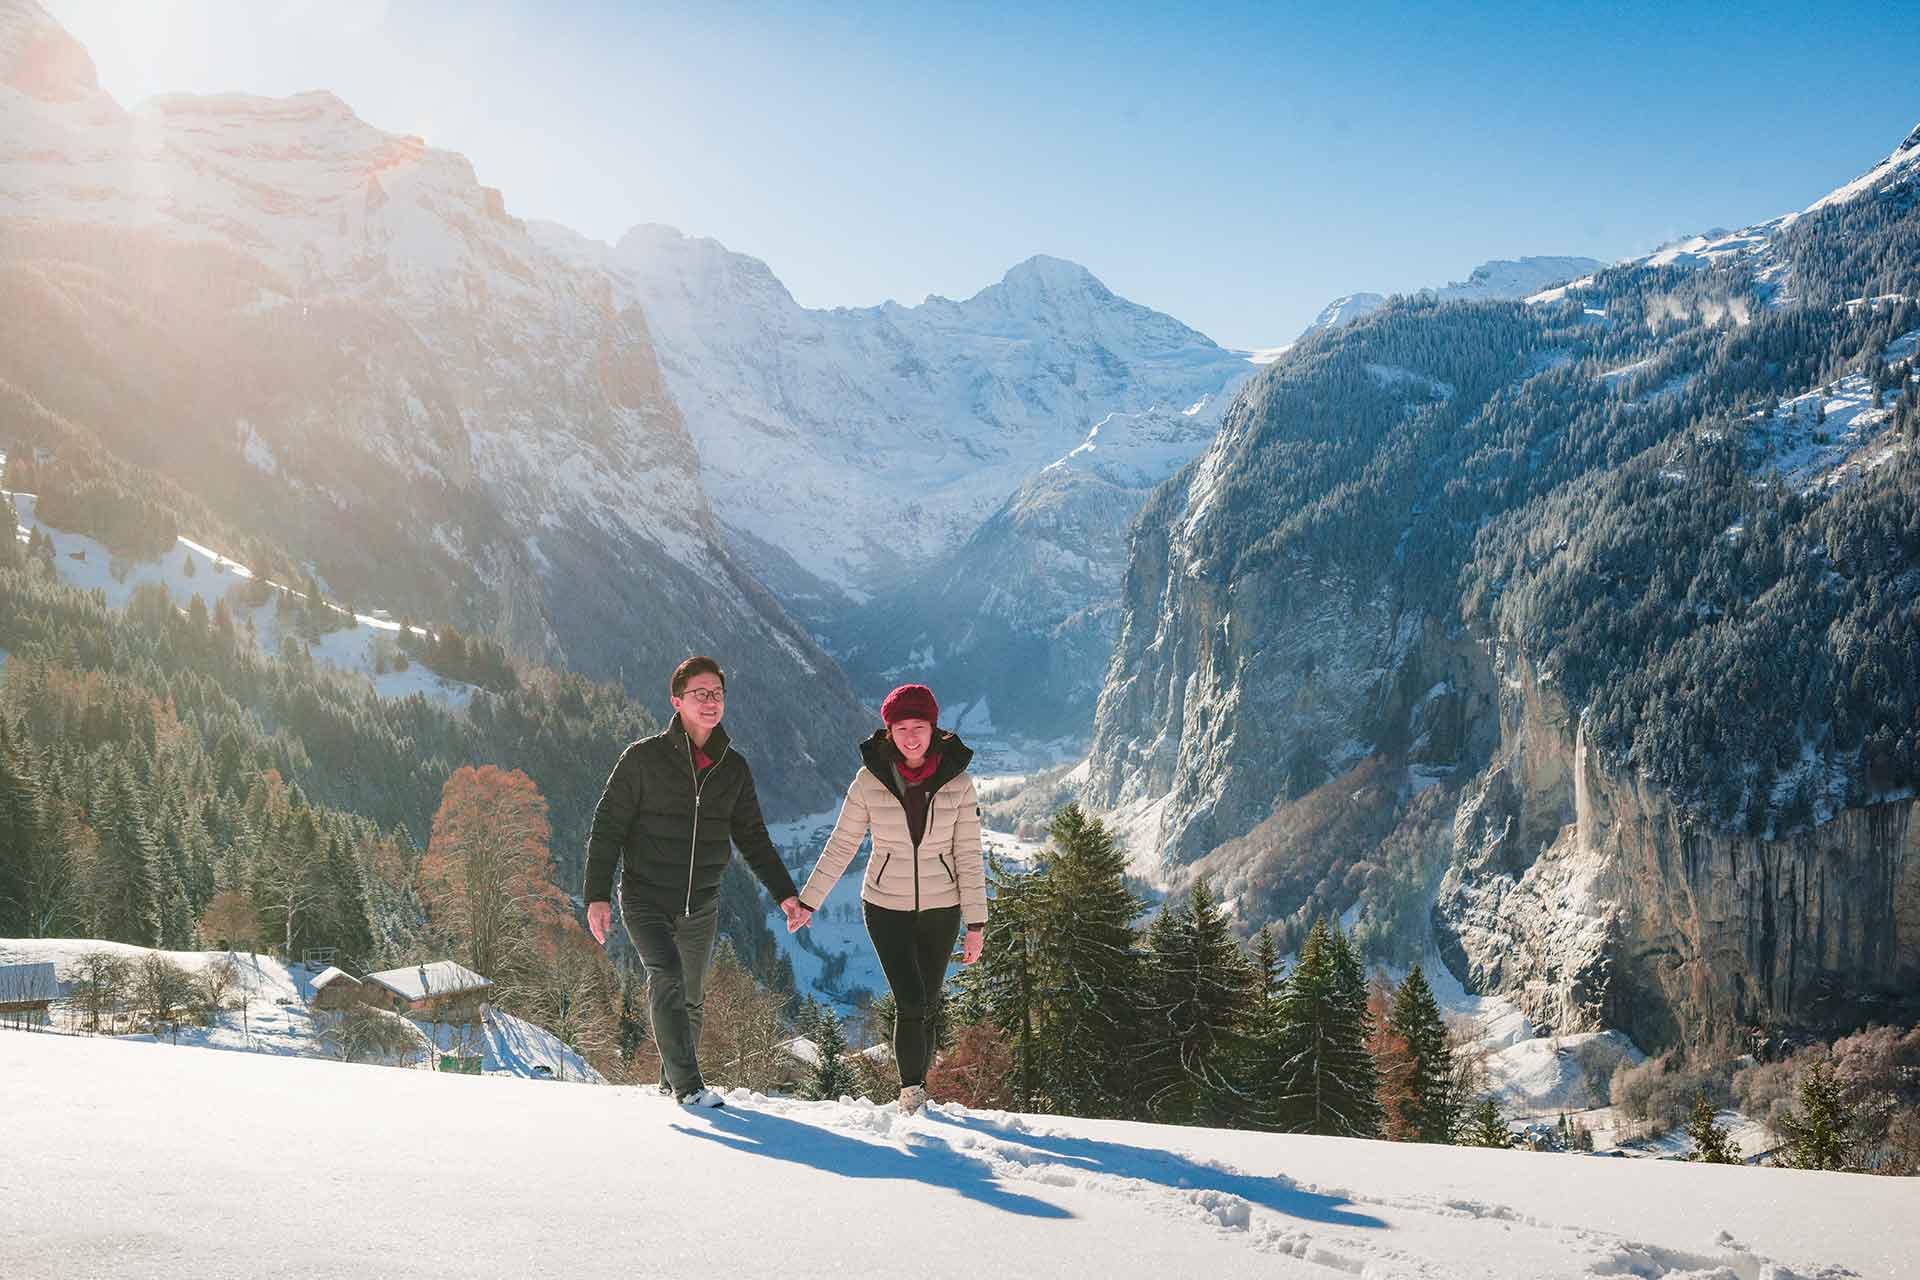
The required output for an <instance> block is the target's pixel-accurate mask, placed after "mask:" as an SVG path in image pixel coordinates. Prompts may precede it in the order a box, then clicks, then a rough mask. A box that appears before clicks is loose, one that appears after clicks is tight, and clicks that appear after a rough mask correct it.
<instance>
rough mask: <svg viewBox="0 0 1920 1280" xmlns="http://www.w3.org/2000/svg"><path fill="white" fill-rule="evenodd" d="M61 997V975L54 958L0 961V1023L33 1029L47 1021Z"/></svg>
mask: <svg viewBox="0 0 1920 1280" xmlns="http://www.w3.org/2000/svg"><path fill="white" fill-rule="evenodd" d="M59 998H60V979H59V977H58V976H57V975H56V974H55V973H54V968H53V963H52V961H43V962H40V963H37V964H0V1027H13V1028H16V1029H24V1030H28V1031H31V1030H34V1029H36V1028H39V1027H44V1026H46V1025H47V1022H48V1020H49V1017H50V1014H49V1010H50V1009H51V1008H52V1006H53V1002H54V1001H55V1000H58V999H59Z"/></svg>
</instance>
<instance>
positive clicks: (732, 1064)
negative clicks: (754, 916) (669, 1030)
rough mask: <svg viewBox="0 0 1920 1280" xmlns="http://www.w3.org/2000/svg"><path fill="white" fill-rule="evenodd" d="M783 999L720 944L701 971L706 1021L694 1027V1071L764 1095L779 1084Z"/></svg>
mask: <svg viewBox="0 0 1920 1280" xmlns="http://www.w3.org/2000/svg"><path fill="white" fill-rule="evenodd" d="M785 1004H786V1001H785V999H784V998H783V997H781V996H778V995H775V994H773V993H772V992H770V991H767V990H766V989H765V988H763V987H761V985H760V984H759V983H758V982H756V981H755V980H754V977H753V975H752V974H750V973H748V972H747V971H746V970H745V969H743V968H742V967H741V966H740V962H739V961H738V960H737V959H736V958H735V957H734V954H733V948H732V947H731V946H729V945H727V944H726V943H724V942H723V943H722V944H721V947H720V950H719V951H718V953H717V954H715V956H714V958H713V967H712V968H711V969H710V970H708V973H707V1002H706V1020H705V1022H704V1023H703V1024H702V1026H701V1029H700V1069H701V1074H702V1075H704V1076H705V1077H706V1080H707V1083H708V1084H710V1085H714V1086H716V1087H719V1088H724V1089H732V1088H740V1089H752V1090H754V1091H755V1092H758V1093H765V1092H767V1091H768V1090H769V1089H773V1088H776V1087H778V1086H779V1085H780V1084H781V1083H782V1078H783V1075H784V1074H785V1073H784V1070H783V1064H782V1062H781V1058H780V1055H781V1050H780V1044H781V1042H782V1041H784V1040H786V1039H787V1038H788V1033H787V1030H786V1028H785V1027H784V1026H783V1025H782V1022H781V1016H780V1015H781V1010H782V1008H783V1006H784V1005H785Z"/></svg>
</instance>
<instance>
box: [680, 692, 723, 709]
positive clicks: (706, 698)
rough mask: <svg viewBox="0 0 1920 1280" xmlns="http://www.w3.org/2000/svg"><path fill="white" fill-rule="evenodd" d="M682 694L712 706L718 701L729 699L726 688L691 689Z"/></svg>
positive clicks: (684, 696)
mask: <svg viewBox="0 0 1920 1280" xmlns="http://www.w3.org/2000/svg"><path fill="white" fill-rule="evenodd" d="M680 696H681V697H683V698H691V699H693V700H694V701H695V702H703V703H705V704H707V705H708V706H712V705H713V704H714V703H716V702H725V701H726V700H727V691H726V690H725V689H689V690H687V691H686V692H685V693H683V694H681V695H680Z"/></svg>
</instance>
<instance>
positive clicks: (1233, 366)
mask: <svg viewBox="0 0 1920 1280" xmlns="http://www.w3.org/2000/svg"><path fill="white" fill-rule="evenodd" d="M536 230H537V232H538V234H539V235H540V236H541V237H542V239H543V240H544V241H545V242H546V243H548V244H549V245H550V246H552V247H553V248H554V249H555V250H556V251H557V252H560V253H563V254H566V255H567V256H568V257H569V258H570V260H572V261H576V262H581V263H592V264H595V265H598V266H599V267H601V268H602V269H604V270H605V271H606V272H607V273H608V274H609V276H610V277H611V278H612V279H613V280H614V282H615V292H616V296H618V297H620V298H622V299H631V300H632V301H633V302H634V303H635V304H637V305H638V306H639V307H641V309H642V310H644V311H645V313H646V316H647V321H648V324H649V326H650V332H651V334H652V337H653V341H654V342H655V344H656V345H657V347H658V350H659V352H660V362H661V368H662V370H663V371H664V373H665V376H666V381H667V385H668V387H669V389H670V390H671V391H672V393H673V395H674V397H675V399H676V401H677V402H678V403H679V404H680V406H681V408H682V410H683V412H684V413H685V415H686V421H687V425H688V430H689V431H690V433H691V434H692V436H693V439H694V441H695V443H696V446H697V448H698V449H699V451H700V462H701V473H702V478H703V480H704V482H705V484H706V487H707V490H708V492H709V493H710V494H711V495H712V499H713V504H714V510H715V513H716V515H717V516H718V518H719V519H720V521H721V523H722V524H723V525H724V526H725V527H726V529H727V531H728V533H729V535H730V536H731V538H732V539H733V541H734V544H735V545H736V547H737V548H738V549H739V550H740V552H741V553H742V554H743V555H744V556H745V557H746V558H747V560H748V561H749V563H751V564H752V565H753V566H754V567H755V569H756V571H758V572H759V573H760V575H761V577H762V578H763V580H765V581H766V582H768V583H769V584H770V585H772V586H774V588H775V590H776V591H777V592H778V593H780V594H781V595H782V597H783V598H786V599H788V600H790V601H793V602H796V603H800V602H804V601H806V600H807V599H808V597H809V595H810V594H819V595H825V596H834V595H838V596H846V597H851V598H853V599H856V600H860V599H865V598H868V597H870V596H871V595H873V594H876V593H878V592H881V591H884V590H886V589H887V588H888V587H889V586H892V585H896V584H897V583H898V581H899V580H900V578H901V577H902V576H903V575H909V574H911V573H913V572H914V571H916V570H918V569H920V568H922V567H924V566H925V565H927V564H929V563H931V562H933V561H935V560H937V559H939V558H940V557H941V556H943V555H945V554H946V553H948V552H950V551H952V550H953V549H954V548H956V547H958V546H960V545H961V544H962V543H963V542H965V540H966V539H967V538H968V537H969V536H971V534H972V533H973V531H974V530H975V529H976V528H977V527H978V526H979V525H980V523H981V521H983V520H985V519H986V518H987V517H988V516H989V515H991V514H992V513H993V512H994V510H995V509H996V508H997V507H999V505H1000V504H1001V503H1002V502H1003V501H1005V499H1006V498H1007V497H1008V496H1009V495H1010V494H1012V493H1013V492H1014V491H1015V490H1016V489H1017V488H1018V487H1019V486H1020V485H1021V484H1022V483H1024V482H1025V481H1026V480H1027V479H1028V478H1030V477H1031V476H1032V475H1033V474H1034V473H1036V472H1038V471H1039V470H1040V469H1041V468H1042V467H1045V466H1047V465H1048V464H1050V463H1051V462H1053V461H1054V460H1055V459H1057V458H1059V457H1060V456H1061V455H1063V454H1065V453H1067V452H1068V451H1069V450H1071V449H1073V448H1074V447H1075V446H1077V445H1078V444H1079V443H1080V442H1081V441H1082V439H1083V438H1084V437H1085V436H1086V433H1087V431H1088V429H1089V428H1090V427H1091V426H1092V425H1093V424H1094V423H1097V422H1098V421H1100V420H1101V419H1102V418H1104V417H1105V416H1106V415H1107V414H1109V413H1113V412H1116V411H1118V412H1144V411H1148V410H1151V409H1154V408H1156V407H1159V408H1171V409H1174V410H1184V409H1186V408H1188V407H1190V406H1192V405H1195V404H1196V403H1199V402H1202V401H1208V400H1209V398H1210V397H1216V396H1218V395H1219V393H1220V392H1221V391H1222V389H1223V388H1225V387H1229V386H1231V385H1232V384H1233V383H1234V382H1235V381H1236V380H1237V379H1239V378H1241V377H1244V376H1245V375H1246V374H1247V373H1250V372H1251V368H1250V366H1248V365H1247V363H1246V361H1245V359H1244V358H1243V357H1242V356H1241V355H1239V354H1238V353H1235V352H1231V351H1226V350H1223V349H1222V348H1220V347H1218V346H1216V345H1215V344H1214V343H1213V342H1211V341H1210V340H1208V339H1207V338H1206V337H1205V336H1203V335H1201V334H1199V333H1196V332H1194V331H1193V330H1192V329H1189V328H1187V327H1186V326H1185V325H1182V324H1180V323H1179V322H1178V321H1176V320H1173V319H1172V318H1171V317H1168V316H1165V315H1162V314H1160V313H1158V312H1155V311H1152V310H1149V309H1148V308H1146V307H1142V306H1140V305H1138V304H1136V303H1133V302H1129V301H1127V300H1126V299H1124V298H1120V297H1117V296H1116V295H1115V294H1113V293H1112V292H1111V291H1110V290H1108V289H1107V288H1106V286H1105V285H1103V284H1101V283H1100V281H1099V280H1097V279H1096V278H1095V277H1094V276H1093V275H1092V273H1090V272H1088V271H1087V270H1086V269H1085V268H1084V267H1081V266H1078V265H1076V264H1074V263H1071V262H1065V261H1062V260H1060V259H1057V258H1047V257H1035V258H1032V259H1029V260H1028V261H1026V262H1023V263H1021V264H1020V265H1018V266H1016V267H1014V268H1013V269H1012V270H1010V271H1008V272H1007V274H1006V276H1005V277H1004V278H1003V279H1002V280H1001V281H1000V282H999V283H998V284H995V285H992V286H990V287H988V288H986V289H983V290H981V291H980V292H979V293H977V294H975V295H974V296H973V297H971V298H968V299H966V300H964V301H959V302H955V301H951V300H949V299H946V298H940V297H932V298H928V299H927V300H926V301H925V302H923V303H921V304H920V305H918V306H913V307H905V306H901V305H899V304H898V303H892V302H889V303H886V304H884V305H881V306H878V307H863V308H835V309H832V310H812V309H809V308H805V307H802V306H800V305H799V304H798V303H796V302H795V301H794V300H793V297H792V296H791V295H790V294H789V293H788V292H787V290H786V288H785V286H783V285H782V284H781V283H780V282H779V280H778V279H777V278H775V276H774V275H773V273H772V271H770V270H769V269H768V267H767V266H766V264H765V263H763V262H760V261H759V260H757V259H754V258H750V257H747V256H745V255H743V254H738V253H734V252H731V251H729V250H727V249H726V248H724V247H723V246H721V245H720V244H719V243H717V242H715V241H713V240H705V239H697V238H692V237H688V236H683V235H681V234H680V233H679V232H677V231H674V230H672V229H671V228H668V227H660V226H641V227H636V228H634V229H633V230H632V231H630V232H628V233H627V235H626V236H624V237H623V238H622V239H621V241H620V243H619V244H618V245H616V246H613V247H612V248H611V249H609V248H607V247H606V246H604V245H598V244H595V243H593V242H591V241H586V240H584V239H582V238H580V237H578V236H574V235H572V234H571V233H568V232H566V231H564V229H561V228H556V227H551V226H540V227H538V228H536ZM1214 417H1215V418H1217V410H1216V411H1215V414H1214ZM802 607H805V606H804V605H802Z"/></svg>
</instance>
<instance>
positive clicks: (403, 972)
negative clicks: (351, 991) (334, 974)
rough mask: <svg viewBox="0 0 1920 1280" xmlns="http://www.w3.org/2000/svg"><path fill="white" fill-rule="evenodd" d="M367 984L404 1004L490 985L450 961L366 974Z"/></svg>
mask: <svg viewBox="0 0 1920 1280" xmlns="http://www.w3.org/2000/svg"><path fill="white" fill-rule="evenodd" d="M367 981H368V982H377V983H379V984H380V985H381V986H383V987H385V988H386V989H387V990H389V991H391V992H393V993H394V994H395V995H398V996H402V997H404V998H405V999H408V1000H425V999H427V998H429V997H431V996H450V995H455V994H458V993H459V992H462V991H477V990H479V989H480V988H482V987H490V986H492V985H493V983H492V982H491V981H490V980H488V979H486V978H483V977H481V976H480V975H479V974H477V973H475V972H474V971H473V970H471V969H469V968H467V967H466V966H464V965H460V964H456V963H455V962H453V961H452V960H436V961H434V962H433V963H432V964H417V965H412V966H410V967H408V968H404V969H382V970H381V971H380V972H379V973H370V974H368V975H367Z"/></svg>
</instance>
